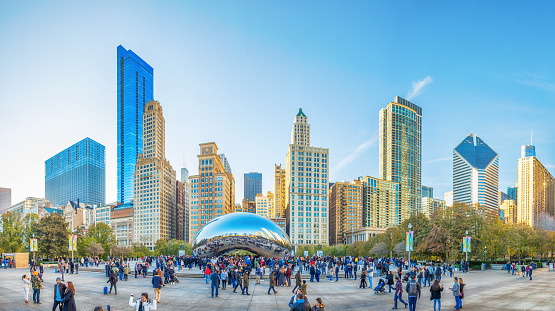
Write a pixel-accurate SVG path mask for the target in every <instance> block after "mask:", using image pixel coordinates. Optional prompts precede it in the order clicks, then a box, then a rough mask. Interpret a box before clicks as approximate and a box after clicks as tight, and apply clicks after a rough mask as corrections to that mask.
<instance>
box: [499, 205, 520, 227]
mask: <svg viewBox="0 0 555 311" xmlns="http://www.w3.org/2000/svg"><path fill="white" fill-rule="evenodd" d="M499 209H500V210H501V211H503V219H504V221H505V223H506V224H516V223H517V221H518V217H517V216H518V207H517V205H516V203H515V201H513V200H505V201H503V203H502V204H501V206H500V207H499Z"/></svg>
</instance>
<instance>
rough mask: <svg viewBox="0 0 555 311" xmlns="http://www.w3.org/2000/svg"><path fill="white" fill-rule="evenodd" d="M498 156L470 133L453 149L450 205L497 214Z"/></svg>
mask: <svg viewBox="0 0 555 311" xmlns="http://www.w3.org/2000/svg"><path fill="white" fill-rule="evenodd" d="M498 185H499V155H498V154H497V153H496V152H495V151H493V149H491V148H490V147H489V146H488V145H487V144H486V143H485V142H484V141H483V140H482V139H481V138H480V137H478V136H477V135H476V136H475V135H474V134H472V133H470V135H468V136H467V137H466V138H465V139H464V140H463V141H462V142H461V143H460V144H459V145H457V147H455V149H453V201H454V202H461V203H467V204H470V205H476V204H480V205H481V206H483V207H485V208H486V209H487V210H489V211H490V212H492V213H495V214H496V215H497V214H498V210H499V205H498V195H499V194H498Z"/></svg>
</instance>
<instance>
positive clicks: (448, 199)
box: [443, 191, 453, 207]
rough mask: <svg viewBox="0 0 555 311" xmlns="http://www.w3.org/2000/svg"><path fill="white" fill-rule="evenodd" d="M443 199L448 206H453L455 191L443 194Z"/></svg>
mask: <svg viewBox="0 0 555 311" xmlns="http://www.w3.org/2000/svg"><path fill="white" fill-rule="evenodd" d="M443 200H444V201H445V205H446V206H448V207H451V206H453V191H449V192H445V193H444V194H443Z"/></svg>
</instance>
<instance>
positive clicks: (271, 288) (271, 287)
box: [268, 286, 277, 295]
mask: <svg viewBox="0 0 555 311" xmlns="http://www.w3.org/2000/svg"><path fill="white" fill-rule="evenodd" d="M270 290H273V291H274V294H275V293H277V292H276V289H275V288H274V287H273V286H270V288H268V295H269V294H270Z"/></svg>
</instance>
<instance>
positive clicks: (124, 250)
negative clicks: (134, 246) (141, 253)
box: [110, 244, 131, 256]
mask: <svg viewBox="0 0 555 311" xmlns="http://www.w3.org/2000/svg"><path fill="white" fill-rule="evenodd" d="M129 253H131V249H130V248H129V247H124V246H118V245H117V244H114V245H112V246H110V254H112V256H125V255H128V254H129Z"/></svg>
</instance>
